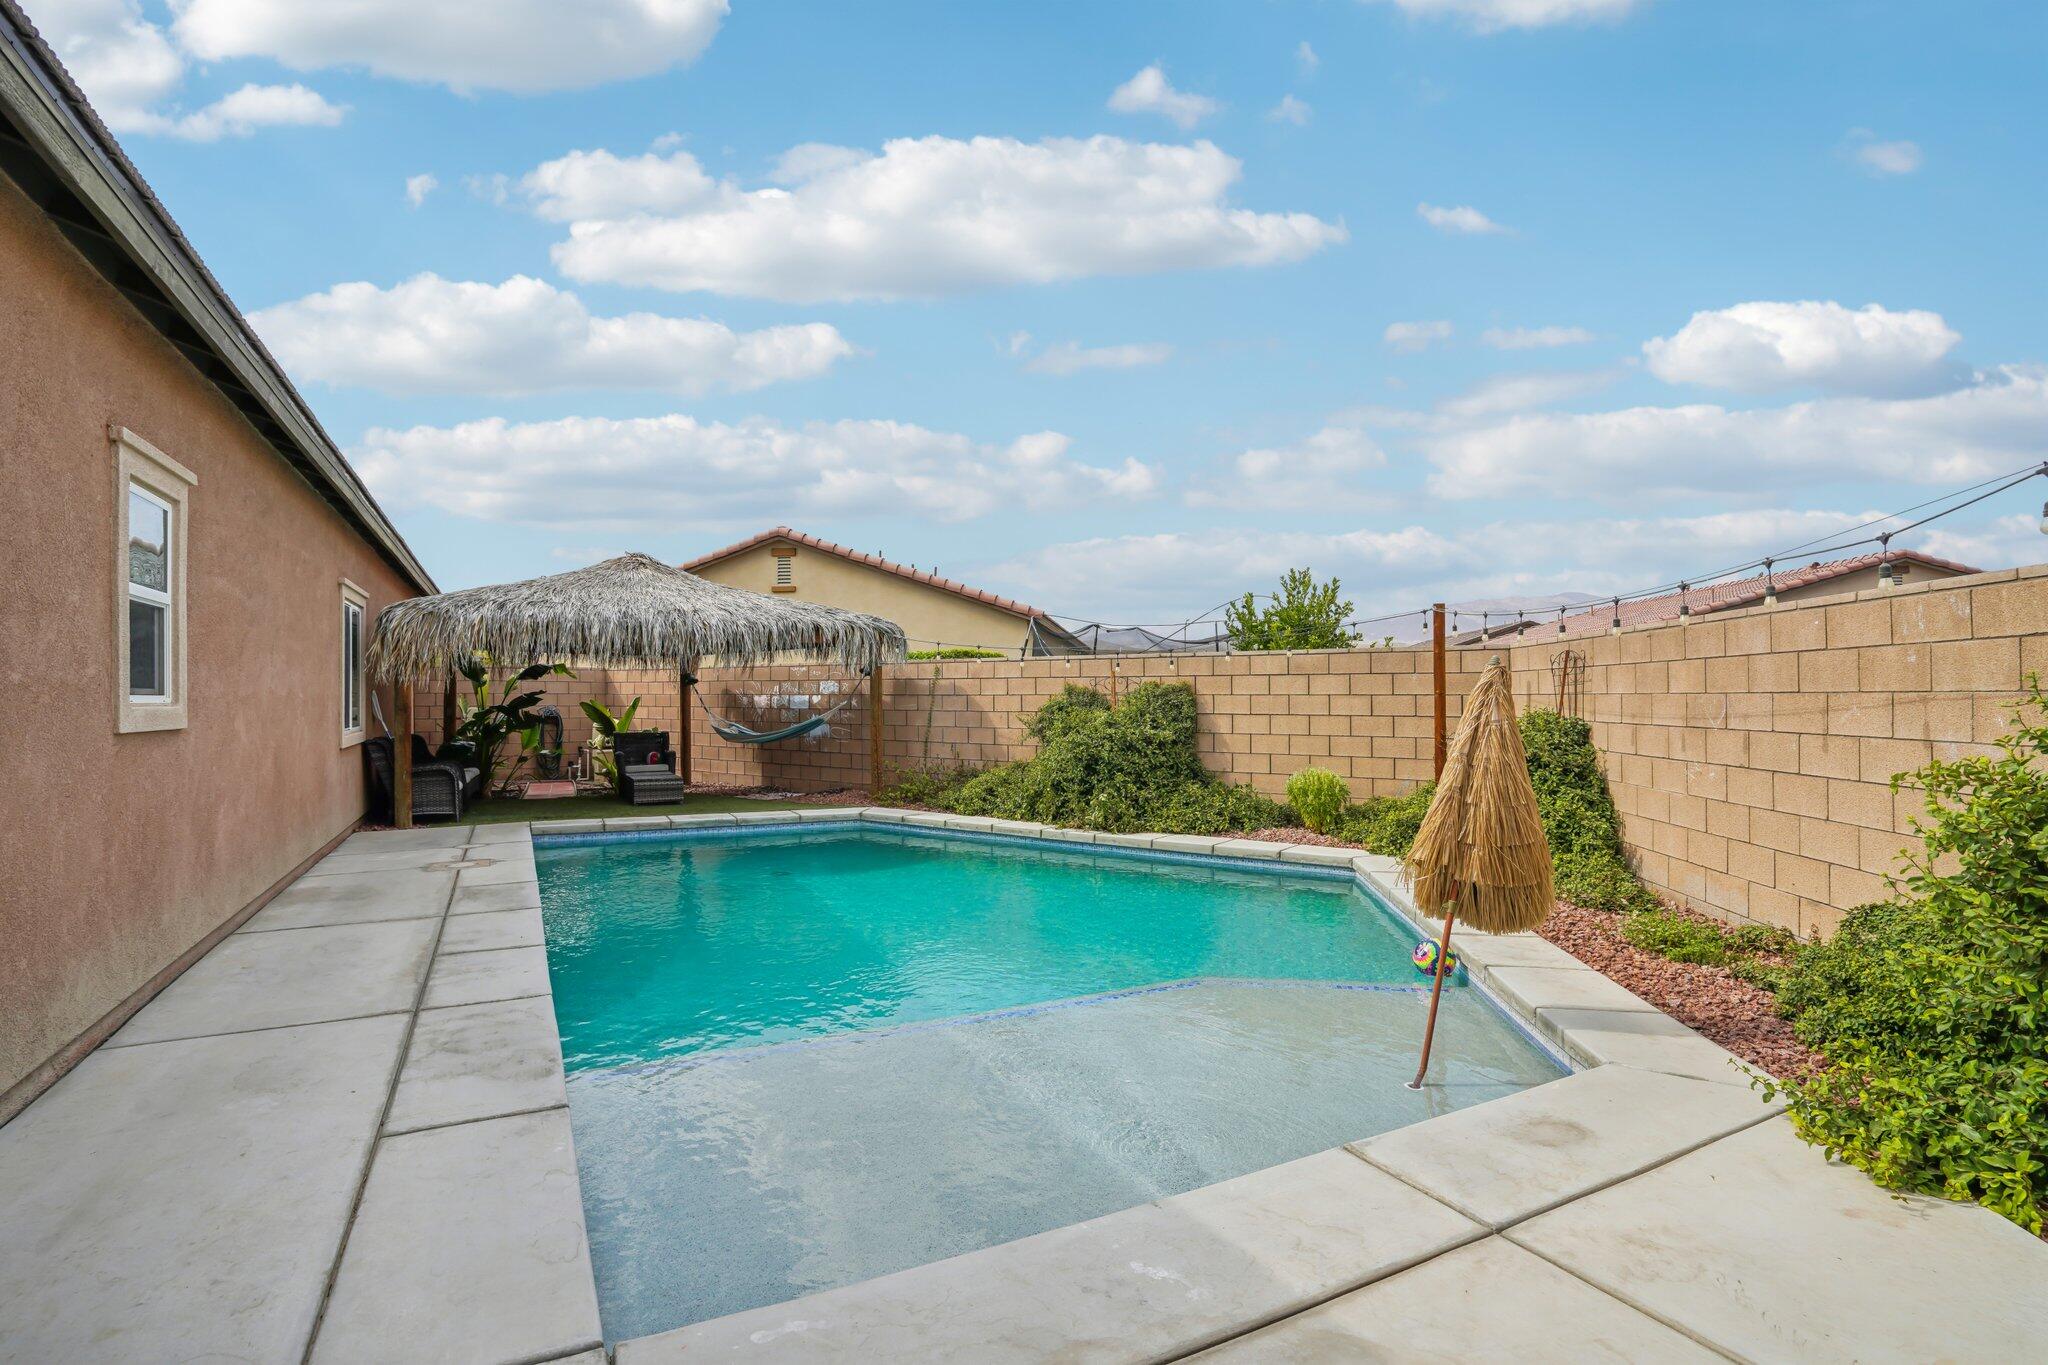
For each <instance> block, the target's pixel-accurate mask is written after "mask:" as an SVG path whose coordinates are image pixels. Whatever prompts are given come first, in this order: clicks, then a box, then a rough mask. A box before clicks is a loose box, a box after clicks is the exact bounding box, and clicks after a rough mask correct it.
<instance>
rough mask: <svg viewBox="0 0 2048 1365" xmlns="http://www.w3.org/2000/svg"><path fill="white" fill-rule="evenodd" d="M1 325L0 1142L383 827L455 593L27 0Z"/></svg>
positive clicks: (4, 231) (3, 76)
mask: <svg viewBox="0 0 2048 1365" xmlns="http://www.w3.org/2000/svg"><path fill="white" fill-rule="evenodd" d="M0 319H4V320H5V321H4V324H0V451H4V452H5V461H6V463H5V468H6V471H7V484H8V502H9V506H8V517H7V532H6V534H5V535H4V536H0V586H4V590H5V599H6V604H7V605H6V623H7V629H6V631H5V633H4V635H0V761H4V764H5V773H6V788H5V789H6V795H5V797H4V809H0V821H4V824H5V827H6V831H7V834H6V837H5V838H4V839H0V1002H4V1004H0V1121H4V1120H5V1119H6V1118H8V1117H9V1116H11V1115H12V1114H13V1113H15V1112H16V1111H18V1110H19V1109H20V1108H21V1107H22V1106H23V1105H25V1104H26V1103H27V1102H28V1101H29V1100H30V1099H32V1098H34V1096H35V1095H36V1094H37V1093H39V1092H40V1091H41V1090H43V1089H45V1088H47V1087H48V1086H49V1085H50V1084H51V1083H52V1082H53V1081H54V1080H56V1078H57V1077H58V1076H60V1075H61V1074H63V1072H64V1071H65V1070H66V1069H68V1068H69V1066H70V1065H71V1064H72V1063H73V1062H74V1061H76V1060H77V1059H78V1058H80V1057H81V1056H83V1055H84V1053H85V1052H87V1051H89V1050H90V1049H91V1048H92V1047H93V1046H94V1045H95V1044H97V1043H98V1042H100V1041H101V1040H102V1039H104V1038H105V1037H107V1036H108V1035H109V1034H110V1033H112V1032H113V1030H114V1029H116V1028H118V1027H119V1026H120V1024H121V1023H122V1022H123V1021H124V1020H125V1019H126V1018H127V1017H128V1016H129V1015H130V1014H132V1013H133V1012H134V1011H135V1010H136V1009H138V1008H140V1007H141V1005H142V1004H143V1003H145V1002H146V1001H147V1000H148V999H149V998H150V996H151V995H153V994H155V992H156V991H158V990H160V989H161V988H162V987H163V986H164V985H165V984H166V983H168V982H169V981H170V980H171V979H172V978H174V977H175V976H176V975H177V974H178V973H179V972H180V971H181V970H183V968H184V967H185V966H186V965H188V964H189V963H191V962H193V961H195V960H196V959H197V957H198V956H199V955H200V954H201V953H203V952H204V951H205V950H206V949H207V948H209V947H210V946H212V945H213V944H214V943H215V942H216V941H217V940H218V939H219V938H220V937H221V936H222V935H224V934H226V933H227V932H229V931H230V930H232V929H234V928H235V927H237V926H238V925H239V924H240V923H241V921H242V920H243V919H245V918H246V917H247V916H248V915H250V914H252V913H254V911H255V910H256V909H257V908H259V907H260V906H261V904H262V903H263V902H264V901H265V900H266V899H267V898H268V897H269V896H270V895H272V894H273V893H274V892H275V891H276V890H277V889H278V888H279V887H281V886H282V885H283V884H285V883H286V882H288V881H289V880H290V879H291V878H292V877H294V876H296V875H297V874H298V872H299V871H300V870H302V869H303V868H305V867H306V866H307V865H309V864H310V863H311V862H312V861H313V860H314V859H316V858H318V857H319V856H321V855H322V854H323V853H325V852H326V851H327V850H328V849H330V848H332V847H333V846H334V845H335V844H336V843H337V842H338V841H339V840H340V839H341V838H342V837H343V836H345V835H346V834H347V833H348V832H349V831H350V829H351V828H353V827H354V826H355V825H356V824H357V823H358V822H359V821H360V820H361V818H362V815H363V812H364V809H365V791H364V777H363V767H364V765H363V761H362V748H361V746H362V742H363V740H364V738H365V737H366V735H367V734H368V733H369V731H370V728H371V726H372V723H373V722H372V721H371V720H370V714H371V712H370V706H369V697H368V694H367V693H366V691H365V689H364V685H363V684H364V679H363V674H362V669H361V656H362V647H363V646H364V645H365V644H366V643H367V639H368V632H369V629H370V623H372V622H373V621H374V620H375V619H376V615H377V612H378V611H379V610H381V609H382V608H383V607H384V606H386V605H387V604H389V603H391V602H393V601H396V600H398V599H400V598H405V597H412V596H417V595H419V594H421V593H427V592H432V591H434V584H433V581H432V580H431V579H430V578H429V577H428V576H427V573H426V571H425V570H424V569H422V568H421V566H420V564H419V563H418V561H417V560H416V559H415V558H414V557H413V554H412V552H411V551H410V550H409V549H408V548H407V547H406V545H405V542H404V541H403V540H402V539H400V537H399V535H398V533H397V532H396V531H395V530H394V529H393V528H392V525H391V523H390V522H389V521H388V520H387V519H386V517H385V515H384V513H383V512H382V511H381V510H380V509H379V508H378V506H377V504H376V503H375V501H373V500H372V499H371V497H370V495H369V492H368V491H367V490H366V489H365V488H364V487H363V485H362V483H361V482H360V481H359V480H358V479H357V477H356V475H355V473H354V472H353V471H352V470H351V469H350V468H349V466H348V463H347V461H346V460H344V459H343V458H342V455H341V452H340V451H339V450H338V449H337V448H336V447H335V445H334V443H333V441H331V440H330V439H329V438H328V436H327V434H326V433H325V432H324V431H322V430H321V428H320V425H319V423H318V422H317V421H315V420H314V417H313V414H312V412H311V410H310V409H309V408H308V407H307V406H306V404H305V402H304V401H303V400H302V399H301V398H300V397H299V395H298V393H297V392H296V391H295V390H294V388H293V387H292V384H291V381H290V380H289V379H288V378H287V377H286V376H285V374H284V373H283V372H282V371H281V370H280V369H279V368H278V366H277V363H276V362H275V361H274V360H272V359H271V357H270V355H269V354H268V353H267V352H266V351H265V350H264V348H263V346H262V343H261V342H259V341H258V340H257V338H256V336H255V334H254V333H253V332H252V331H251V330H250V329H249V326H248V324H247V323H246V322H244V321H243V319H242V316H241V314H240V313H239V312H237V310H236V309H235V306H234V304H233V303H231V302H230V301H229V300H228V298H227V296H226V295H225V294H224V293H223V292H222V290H221V288H220V286H219V284H218V283H216V281H215V280H214V278H213V276H212V275H211V273H209V272H208V270H207V268H206V266H205V265H204V264H202V263H201V261H200V260H199V257H198V255H197V254H196V253H195V252H194V251H193V248H192V245H191V243H189V242H188V241H186V239H185V237H184V235H183V234H182V233H181V232H180V231H179V230H178V227H177V225H176V224H175V223H174V222H172V220H171V218H170V215H169V214H168V213H167V212H166V211H165V209H164V207H163V206H162V205H161V204H160V203H159V202H158V201H157V199H156V197H155V196H154V195H153V194H152V193H151V192H150V190H149V187H148V186H147V185H146V184H145V183H143V180H142V177H141V176H140V175H139V174H137V172H136V170H135V168H134V166H133V165H132V164H131V163H130V162H129V161H128V159H127V157H126V156H124V155H123V154H122V151H121V149H120V147H119V146H118V145H117V144H116V143H115V141H114V139H113V137H112V135H111V134H110V133H108V131H107V129H106V127H105V126H104V125H103V124H102V123H101V122H100V120H99V118H98V117H97V116H96V115H95V114H94V113H93V111H92V109H91V108H90V107H89V106H88V105H87V103H86V101H85V99H84V97H83V96H82V95H81V94H80V93H79V91H78V88H77V87H76V86H75V85H74V84H73V83H72V81H71V79H70V78H69V76H67V75H66V74H65V72H64V70H63V68H62V67H61V65H59V63H58V62H57V60H56V58H55V57H54V56H53V55H52V54H51V52H50V50H49V49H48V48H47V46H45V45H44V43H43V42H42V41H41V39H40V38H38V37H37V36H36V35H35V32H34V30H33V29H32V28H30V27H29V26H28V23H27V21H26V20H25V19H24V18H23V16H22V14H21V12H20V10H19V9H17V8H16V7H15V5H14V4H13V2H12V0H0Z"/></svg>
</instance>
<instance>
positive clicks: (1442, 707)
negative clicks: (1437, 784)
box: [1429, 602, 1450, 777]
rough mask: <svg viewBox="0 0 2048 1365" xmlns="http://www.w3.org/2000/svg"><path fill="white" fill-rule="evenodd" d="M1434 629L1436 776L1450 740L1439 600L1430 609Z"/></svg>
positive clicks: (1431, 638)
mask: <svg viewBox="0 0 2048 1365" xmlns="http://www.w3.org/2000/svg"><path fill="white" fill-rule="evenodd" d="M1429 614H1430V618H1431V626H1432V629H1431V631H1430V636H1429V653H1430V660H1429V663H1430V671H1431V672H1432V673H1433V674H1435V676H1436V728H1435V729H1434V730H1433V731H1432V732H1431V733H1432V734H1434V735H1435V736H1436V746H1435V749H1434V752H1433V754H1432V757H1433V758H1434V760H1435V762H1436V776H1438V777H1442V776H1443V775H1444V753H1445V751H1446V750H1447V749H1448V748H1449V746H1450V740H1449V739H1448V738H1447V737H1446V735H1445V731H1444V717H1445V715H1446V714H1447V710H1448V708H1447V706H1446V704H1445V700H1444V604H1443V603H1441V602H1439V603H1437V604H1436V605H1435V606H1433V607H1431V608H1430V609H1429Z"/></svg>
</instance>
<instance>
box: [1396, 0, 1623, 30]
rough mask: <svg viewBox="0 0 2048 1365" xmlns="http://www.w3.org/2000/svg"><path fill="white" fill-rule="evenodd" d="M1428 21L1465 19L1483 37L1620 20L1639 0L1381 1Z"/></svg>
mask: <svg viewBox="0 0 2048 1365" xmlns="http://www.w3.org/2000/svg"><path fill="white" fill-rule="evenodd" d="M1382 3H1391V4H1395V5H1399V6H1400V7H1401V8H1402V9H1403V10H1404V11H1406V12H1407V13H1409V14H1412V15H1415V16H1417V17H1418V18H1425V19H1462V20H1463V21H1465V23H1467V24H1469V25H1470V26H1471V27H1473V28H1475V29H1477V30H1479V31H1480V32H1481V33H1498V32H1500V31H1501V30H1503V29H1513V28H1547V27H1549V26H1550V25H1552V24H1576V23H1587V22H1590V21H1593V20H1601V19H1620V18H1623V17H1625V16H1626V15H1627V14H1628V13H1629V12H1630V11H1632V10H1633V9H1635V7H1636V0H1382Z"/></svg>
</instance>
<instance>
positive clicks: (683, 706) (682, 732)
mask: <svg viewBox="0 0 2048 1365" xmlns="http://www.w3.org/2000/svg"><path fill="white" fill-rule="evenodd" d="M696 685H697V679H696V676H695V674H694V672H693V671H692V669H691V668H690V665H688V664H687V663H686V664H684V665H682V666H681V667H680V668H678V669H677V670H676V776H677V777H680V778H682V779H683V785H684V786H685V787H687V786H689V785H690V689H691V688H692V687H695V686H696Z"/></svg>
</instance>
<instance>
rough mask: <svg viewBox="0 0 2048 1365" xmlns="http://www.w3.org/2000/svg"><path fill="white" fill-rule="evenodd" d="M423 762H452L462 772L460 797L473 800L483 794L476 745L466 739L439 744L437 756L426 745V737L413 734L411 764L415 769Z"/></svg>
mask: <svg viewBox="0 0 2048 1365" xmlns="http://www.w3.org/2000/svg"><path fill="white" fill-rule="evenodd" d="M424 763H452V764H454V765H455V767H456V769H457V770H458V771H460V772H461V774H462V799H463V800H464V801H465V802H473V801H475V800H476V799H477V797H479V796H481V795H483V790H484V770H483V768H482V766H481V765H480V764H479V763H478V761H477V757H476V746H475V745H474V744H471V743H470V742H469V741H468V740H466V739H455V740H450V741H449V742H448V743H446V744H443V745H442V746H441V752H440V754H439V755H438V756H436V755H435V753H434V751H433V750H432V749H430V748H428V747H427V741H426V738H425V737H424V736H422V735H417V734H415V735H414V736H413V737H412V766H413V768H414V769H415V770H417V769H418V768H419V767H420V765H421V764H424Z"/></svg>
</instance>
